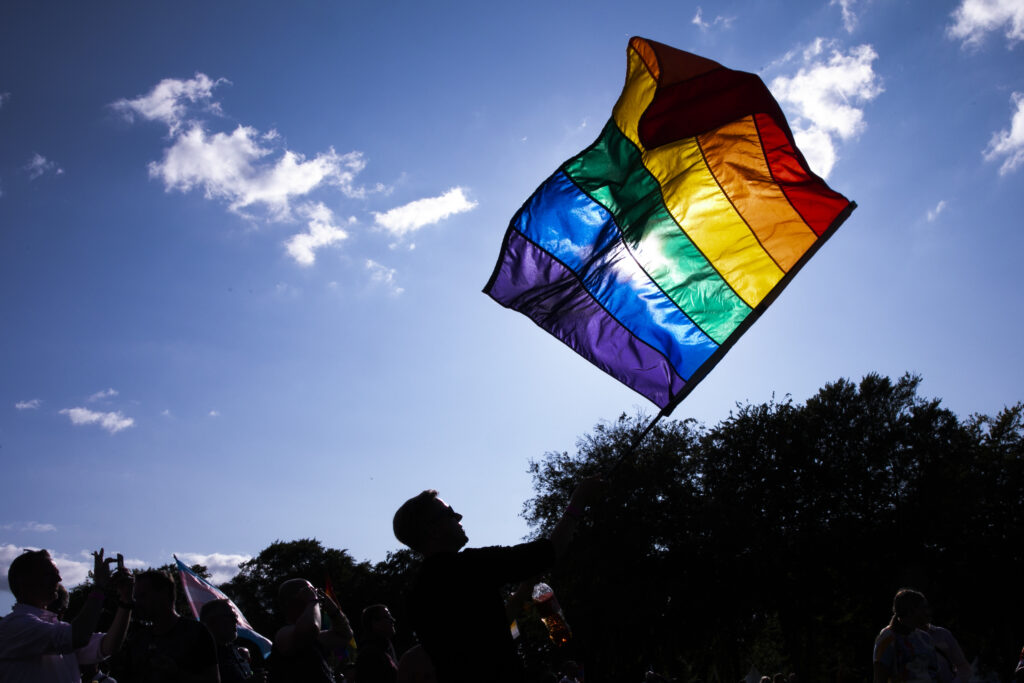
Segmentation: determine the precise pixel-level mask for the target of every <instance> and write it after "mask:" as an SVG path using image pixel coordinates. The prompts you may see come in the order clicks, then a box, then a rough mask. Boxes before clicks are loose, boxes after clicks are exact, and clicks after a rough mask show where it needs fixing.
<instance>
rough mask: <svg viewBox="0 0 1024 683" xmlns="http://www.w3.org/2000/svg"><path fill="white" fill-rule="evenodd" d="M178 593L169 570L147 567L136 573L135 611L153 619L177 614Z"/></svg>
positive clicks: (147, 618)
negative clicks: (175, 605)
mask: <svg viewBox="0 0 1024 683" xmlns="http://www.w3.org/2000/svg"><path fill="white" fill-rule="evenodd" d="M177 594H178V591H177V588H176V587H175V585H174V579H173V578H172V577H171V575H170V574H168V573H167V572H164V571H160V570H159V569H147V570H146V571H144V572H140V573H138V574H136V575H135V613H136V614H137V615H138V616H139V618H140V619H143V620H145V621H153V620H156V619H160V618H161V617H168V616H171V615H174V614H177V612H175V611H174V600H175V598H176V597H177Z"/></svg>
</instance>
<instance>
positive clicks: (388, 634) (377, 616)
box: [361, 605, 395, 640]
mask: <svg viewBox="0 0 1024 683" xmlns="http://www.w3.org/2000/svg"><path fill="white" fill-rule="evenodd" d="M361 623H362V626H363V633H368V634H369V633H372V634H373V635H376V636H380V637H381V638H386V639H387V640H391V639H392V638H394V637H395V618H394V617H393V616H391V611H390V610H389V609H388V608H387V605H370V606H369V607H367V608H366V609H364V610H363V613H362V615H361Z"/></svg>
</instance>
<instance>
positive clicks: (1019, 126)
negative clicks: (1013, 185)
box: [983, 92, 1024, 175]
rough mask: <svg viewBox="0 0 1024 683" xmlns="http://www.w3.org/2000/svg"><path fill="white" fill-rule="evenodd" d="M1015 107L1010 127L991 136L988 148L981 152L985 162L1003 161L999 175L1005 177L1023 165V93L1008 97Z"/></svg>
mask: <svg viewBox="0 0 1024 683" xmlns="http://www.w3.org/2000/svg"><path fill="white" fill-rule="evenodd" d="M1010 101H1011V102H1012V103H1013V105H1014V107H1015V111H1014V112H1013V116H1012V117H1011V119H1010V127H1009V128H1008V129H1003V130H1001V131H999V132H997V133H993V134H992V139H991V140H989V143H988V147H986V148H985V151H984V152H983V154H984V156H985V160H986V161H998V160H999V159H1002V160H1003V163H1002V165H1001V166H1000V167H999V175H1006V174H1007V173H1010V172H1012V171H1015V170H1017V167H1018V166H1020V165H1021V164H1024V92H1015V93H1013V94H1012V95H1011V96H1010Z"/></svg>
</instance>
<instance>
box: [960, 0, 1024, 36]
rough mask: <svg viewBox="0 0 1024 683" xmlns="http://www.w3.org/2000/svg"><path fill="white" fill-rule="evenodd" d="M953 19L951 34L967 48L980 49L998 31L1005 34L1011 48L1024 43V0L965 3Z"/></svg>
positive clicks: (966, 0) (977, 0) (986, 0)
mask: <svg viewBox="0 0 1024 683" xmlns="http://www.w3.org/2000/svg"><path fill="white" fill-rule="evenodd" d="M952 16H953V24H952V25H951V26H950V27H949V28H948V29H947V33H948V35H949V37H950V38H953V39H954V40H959V41H961V44H962V45H963V47H978V46H979V45H981V43H982V42H984V40H985V38H986V37H987V36H988V34H989V33H992V32H994V31H1004V33H1005V35H1006V40H1007V41H1009V43H1010V45H1011V46H1012V45H1014V44H1016V43H1017V42H1019V41H1021V40H1024V2H1021V0H963V1H962V2H961V3H960V6H959V7H957V8H956V10H954V11H953V15H952Z"/></svg>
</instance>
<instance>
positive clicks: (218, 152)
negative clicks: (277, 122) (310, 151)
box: [149, 124, 366, 220]
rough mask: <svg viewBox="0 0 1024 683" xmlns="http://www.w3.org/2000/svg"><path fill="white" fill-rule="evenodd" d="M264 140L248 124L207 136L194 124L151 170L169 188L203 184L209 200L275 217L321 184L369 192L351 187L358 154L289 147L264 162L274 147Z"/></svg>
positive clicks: (360, 161)
mask: <svg viewBox="0 0 1024 683" xmlns="http://www.w3.org/2000/svg"><path fill="white" fill-rule="evenodd" d="M260 139H261V136H260V134H259V131H257V130H256V129H255V128H251V127H248V126H239V127H238V128H236V129H235V130H234V132H232V133H230V134H226V133H214V134H212V135H209V134H207V132H206V131H205V130H204V129H203V128H202V126H200V125H199V124H193V125H192V126H191V127H190V128H189V129H188V130H187V131H185V132H184V133H182V134H181V135H179V136H178V137H177V138H176V139H175V141H174V144H173V145H171V147H169V148H167V149H166V150H165V151H164V158H163V161H160V162H155V161H154V162H152V163H150V165H149V174H150V176H153V177H158V178H160V179H161V180H163V181H164V185H165V187H166V189H167V190H168V191H170V190H181V191H182V192H188V191H189V190H192V189H193V188H197V187H198V188H201V189H202V190H203V192H204V193H205V195H206V197H207V199H224V200H227V201H228V202H229V208H230V209H231V210H232V211H235V212H241V210H242V209H244V208H246V207H249V206H253V205H257V204H262V205H264V206H266V207H267V209H268V210H269V211H270V212H271V217H272V218H274V219H277V220H284V219H287V218H288V217H289V216H290V213H291V207H290V202H291V200H292V199H294V198H296V197H302V196H305V195H307V194H309V193H310V192H312V191H313V190H315V189H317V188H318V187H321V186H323V185H333V186H336V187H338V188H339V189H340V190H341V191H342V193H343V194H345V195H347V196H350V197H359V196H363V195H364V194H365V192H366V191H365V190H364V189H362V188H356V187H355V186H354V185H353V181H354V179H355V176H356V174H357V173H359V172H360V171H362V170H363V168H364V167H365V166H366V162H365V161H364V160H363V156H362V154H360V153H359V152H349V153H348V154H338V153H337V152H335V151H334V149H333V148H331V149H329V150H328V151H327V152H323V153H320V154H317V155H316V156H315V157H313V158H312V159H309V160H307V159H306V158H305V157H304V156H303V155H301V154H298V153H297V152H293V151H291V150H287V149H286V150H284V152H283V154H282V155H281V156H280V157H279V158H278V159H277V160H276V161H266V160H265V159H266V158H267V157H269V156H270V155H271V153H272V150H271V149H269V148H267V147H263V146H261V145H260V142H259V141H260ZM262 139H266V136H263V137H262Z"/></svg>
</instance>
